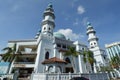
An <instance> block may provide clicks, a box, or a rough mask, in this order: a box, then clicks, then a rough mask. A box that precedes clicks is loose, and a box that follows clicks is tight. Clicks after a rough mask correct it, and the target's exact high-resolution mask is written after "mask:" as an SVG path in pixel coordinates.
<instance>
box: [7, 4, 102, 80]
mask: <svg viewBox="0 0 120 80" xmlns="http://www.w3.org/2000/svg"><path fill="white" fill-rule="evenodd" d="M55 27H56V26H55V15H54V9H53V6H52V5H51V4H49V5H48V7H47V8H46V9H45V11H44V13H43V20H42V22H41V27H40V30H39V31H38V32H37V34H36V36H35V38H34V39H27V40H12V41H9V42H8V47H13V46H14V45H15V44H16V51H15V58H14V60H13V61H12V63H11V65H10V66H9V67H10V68H8V73H9V74H14V73H15V75H16V78H19V79H20V78H23V79H24V80H27V79H28V78H30V77H31V75H32V74H35V75H34V76H36V75H37V74H40V73H46V74H48V73H50V74H52V73H54V74H55V73H59V74H60V73H81V74H82V73H90V72H92V69H91V66H90V64H89V63H88V62H84V60H83V55H82V54H79V55H78V56H76V57H73V56H65V55H64V54H65V53H66V52H67V51H68V50H69V48H68V47H72V48H74V49H75V50H76V52H79V53H82V52H83V51H88V50H89V48H88V47H87V46H86V45H85V44H83V43H81V42H79V41H71V40H69V39H66V37H65V36H64V35H63V34H62V33H59V32H54V28H55ZM91 29H92V31H91ZM87 30H88V31H87V34H88V36H89V40H88V41H89V42H90V44H93V45H90V50H91V51H93V53H94V57H95V58H99V59H98V61H97V62H101V63H103V64H104V59H103V52H102V50H101V49H100V48H99V46H98V42H97V41H98V38H97V37H96V36H94V34H95V31H94V30H93V27H92V26H91V25H90V24H89V25H88V28H87ZM96 60H97V59H96ZM78 75H79V74H78ZM44 76H46V75H44ZM38 77H40V75H39V76H38ZM69 77H70V76H69ZM33 79H34V80H37V79H35V77H33ZM43 80H44V79H43ZM46 80H47V79H46ZM48 80H49V79H48ZM51 80H53V79H51ZM64 80H65V79H64ZM96 80H97V79H96ZM101 80H104V79H101Z"/></svg>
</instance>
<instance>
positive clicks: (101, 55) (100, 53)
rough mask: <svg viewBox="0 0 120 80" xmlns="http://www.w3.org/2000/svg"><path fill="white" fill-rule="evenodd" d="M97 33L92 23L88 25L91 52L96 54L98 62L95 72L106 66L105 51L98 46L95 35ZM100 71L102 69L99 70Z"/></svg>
mask: <svg viewBox="0 0 120 80" xmlns="http://www.w3.org/2000/svg"><path fill="white" fill-rule="evenodd" d="M95 34H96V31H95V30H94V28H93V26H92V25H91V23H89V22H88V23H87V35H88V42H89V46H90V48H89V50H91V51H92V52H93V54H94V58H95V60H96V65H95V66H94V72H97V71H98V70H97V68H96V66H97V67H98V68H100V66H105V64H106V60H105V50H103V49H101V48H100V47H99V44H98V38H97V36H96V35H95ZM99 70H100V69H99Z"/></svg>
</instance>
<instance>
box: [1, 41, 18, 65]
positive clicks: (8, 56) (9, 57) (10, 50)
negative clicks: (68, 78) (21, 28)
mask: <svg viewBox="0 0 120 80" xmlns="http://www.w3.org/2000/svg"><path fill="white" fill-rule="evenodd" d="M3 51H5V53H4V54H3V56H2V60H3V61H5V62H10V63H11V62H12V61H13V59H14V58H15V52H16V43H15V44H14V46H13V47H6V48H4V49H3Z"/></svg>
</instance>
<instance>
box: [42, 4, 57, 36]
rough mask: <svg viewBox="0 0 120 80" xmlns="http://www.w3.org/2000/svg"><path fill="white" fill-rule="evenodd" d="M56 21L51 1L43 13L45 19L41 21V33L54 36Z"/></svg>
mask: <svg viewBox="0 0 120 80" xmlns="http://www.w3.org/2000/svg"><path fill="white" fill-rule="evenodd" d="M54 21H55V15H54V9H53V6H52V4H51V3H49V4H48V6H47V8H46V9H45V11H44V13H43V20H42V23H41V25H42V29H41V33H43V34H47V35H49V36H50V35H51V36H52V35H53V30H54V28H55V22H54Z"/></svg>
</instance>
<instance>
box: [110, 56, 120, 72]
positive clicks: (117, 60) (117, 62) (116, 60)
mask: <svg viewBox="0 0 120 80" xmlns="http://www.w3.org/2000/svg"><path fill="white" fill-rule="evenodd" d="M110 65H111V66H112V67H113V68H114V69H117V70H119V67H120V57H119V56H118V55H117V54H116V55H115V56H113V57H111V60H110Z"/></svg>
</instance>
